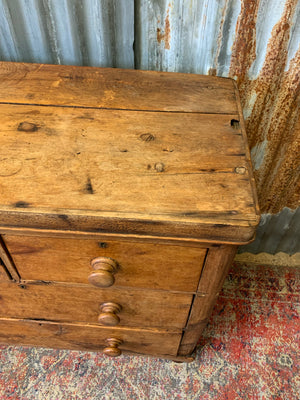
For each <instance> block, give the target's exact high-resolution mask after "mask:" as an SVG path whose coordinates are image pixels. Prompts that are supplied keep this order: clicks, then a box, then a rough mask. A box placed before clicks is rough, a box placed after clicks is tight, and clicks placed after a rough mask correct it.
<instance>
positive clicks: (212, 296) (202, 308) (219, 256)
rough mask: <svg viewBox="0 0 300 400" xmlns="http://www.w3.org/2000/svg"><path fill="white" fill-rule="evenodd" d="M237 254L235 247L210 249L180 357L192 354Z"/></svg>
mask: <svg viewBox="0 0 300 400" xmlns="http://www.w3.org/2000/svg"><path fill="white" fill-rule="evenodd" d="M235 253H236V247H235V246H222V247H221V248H219V249H214V248H212V249H210V250H209V251H208V255H207V257H206V262H205V265H204V268H203V270H202V275H201V279H200V282H199V288H198V293H197V295H196V296H195V298H194V301H193V305H192V309H191V314H190V317H189V320H188V323H187V327H186V329H185V332H184V335H183V337H182V341H181V344H180V349H179V352H178V354H179V355H186V354H190V353H191V352H192V351H193V350H194V348H195V345H196V343H197V340H198V338H199V336H200V335H201V333H202V331H203V329H204V328H205V326H206V325H207V322H208V318H209V316H210V314H211V312H212V309H213V307H214V305H215V302H216V300H217V298H218V295H219V291H220V290H221V288H222V285H223V282H224V279H225V278H226V275H227V273H228V269H229V267H230V266H231V264H232V261H233V259H234V256H235Z"/></svg>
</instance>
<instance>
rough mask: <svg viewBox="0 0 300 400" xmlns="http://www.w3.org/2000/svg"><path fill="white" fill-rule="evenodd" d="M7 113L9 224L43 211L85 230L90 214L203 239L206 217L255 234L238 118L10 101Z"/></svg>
mask: <svg viewBox="0 0 300 400" xmlns="http://www.w3.org/2000/svg"><path fill="white" fill-rule="evenodd" d="M0 118H1V121H2V135H1V141H0V143H1V151H0V161H1V171H0V184H1V185H2V187H3V195H2V196H1V205H0V210H1V209H3V218H4V219H3V218H2V221H3V222H2V226H4V225H7V224H13V223H16V222H17V223H20V222H21V221H20V220H18V216H19V217H20V218H22V219H23V220H22V225H23V226H27V227H32V223H33V221H34V219H32V215H31V214H32V213H36V214H38V215H39V221H40V224H41V225H43V224H45V222H46V220H47V217H48V219H49V218H50V219H51V218H52V220H53V221H52V224H55V226H56V228H57V229H64V228H67V229H73V230H77V229H82V227H81V222H82V219H83V218H82V217H81V218H79V217H78V215H81V216H82V215H86V216H88V215H90V216H91V217H92V220H93V224H91V225H90V226H89V227H88V226H85V227H84V229H86V230H89V229H91V230H92V229H93V228H95V225H96V224H97V223H98V226H101V228H102V230H104V231H105V230H108V231H109V230H113V231H115V232H120V233H122V232H123V231H124V228H125V229H126V230H127V232H128V233H130V232H131V233H136V232H138V233H140V232H139V224H140V225H141V223H142V224H143V226H145V224H146V223H147V225H148V229H149V228H150V227H151V226H152V229H153V232H154V233H155V232H157V233H159V234H160V235H164V234H166V232H167V231H166V228H167V227H168V228H169V230H171V231H173V234H175V235H178V236H179V235H180V234H181V232H182V235H183V236H186V235H188V234H189V235H191V236H195V235H197V233H198V234H199V232H197V230H198V229H199V226H200V224H201V223H202V224H203V225H204V226H206V227H208V228H210V229H211V230H212V229H213V230H214V232H215V233H214V235H216V236H217V237H218V234H219V237H221V238H224V239H226V237H227V238H228V239H232V238H233V235H234V229H240V231H241V233H242V235H243V240H247V239H250V238H252V236H253V233H254V227H255V225H256V224H257V214H256V211H255V207H254V204H253V203H251V202H249V198H250V197H251V193H252V189H253V188H252V186H251V184H250V181H249V177H248V170H249V166H248V161H247V160H246V159H245V154H244V150H243V148H244V146H243V141H242V139H241V133H240V130H239V129H235V128H234V127H233V126H231V121H232V120H236V119H238V118H239V117H238V115H237V114H236V115H216V116H214V123H213V126H212V123H211V115H207V114H200V113H195V114H187V113H183V114H178V113H175V114H174V113H157V112H155V113H152V112H147V113H144V112H134V111H130V112H128V111H125V110H124V111H112V110H93V111H89V112H87V111H86V110H82V109H78V108H75V109H74V108H71V109H69V108H67V109H66V108H53V107H46V108H45V107H37V106H23V105H22V106H20V105H2V106H1V107H0ZM25 122H26V126H25V127H24V124H25ZM28 126H32V127H33V128H32V129H31V130H28ZM211 129H213V131H214V134H213V135H212V134H211ZM145 132H146V133H145ZM183 132H184V134H183ZM144 135H147V136H144ZM149 137H150V138H153V139H151V140H149V139H148V138H149ZM87 138H88V139H87ZM212 142H213V143H218V146H217V147H216V146H215V145H214V146H213V145H212ZM58 143H59V151H57V144H58ZM7 154H13V157H7V156H6V155H7ZM157 168H158V169H157ZM8 177H9V179H8ZM224 182H226V183H224ZM32 187H35V190H34V191H33V190H32ZM49 187H51V191H49V190H48V188H49ZM179 187H184V188H185V190H178V188H179ZM129 188H130V190H129ZM166 188H167V190H166ZM125 193H126V195H124V194H125ZM232 193H236V196H234V197H233V196H232ZM170 197H171V198H172V199H173V201H172V202H170V201H169V199H170ZM216 204H218V206H217V207H216ZM54 210H55V211H54ZM15 214H17V215H18V216H17V219H16V215H15ZM52 214H56V215H57V216H58V218H56V219H53V217H52ZM65 215H67V217H64V216H65ZM59 216H61V217H59ZM76 216H77V218H76ZM9 217H10V219H9ZM26 217H27V222H26ZM121 218H122V220H120V219H121ZM154 218H155V223H154V221H153V220H154ZM104 219H105V220H106V225H105V224H104ZM87 222H88V221H86V223H87ZM158 222H160V223H161V226H159V225H157V223H158ZM107 224H110V227H109V226H108V225H107ZM124 224H126V225H124ZM96 226H97V225H96ZM41 227H42V226H41ZM136 230H137V231H136ZM232 232H233V233H232Z"/></svg>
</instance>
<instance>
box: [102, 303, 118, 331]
mask: <svg viewBox="0 0 300 400" xmlns="http://www.w3.org/2000/svg"><path fill="white" fill-rule="evenodd" d="M121 310H122V307H121V306H120V305H119V304H117V303H110V302H107V303H102V304H101V305H100V315H99V317H98V322H99V324H101V325H105V326H116V325H118V324H119V323H120V318H119V317H118V315H117V314H118V313H119V312H120V311H121Z"/></svg>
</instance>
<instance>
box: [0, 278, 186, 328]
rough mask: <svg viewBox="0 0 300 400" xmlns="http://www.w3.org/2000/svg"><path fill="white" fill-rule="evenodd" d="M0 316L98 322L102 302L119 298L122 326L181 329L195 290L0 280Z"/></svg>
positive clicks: (114, 300) (117, 300)
mask: <svg viewBox="0 0 300 400" xmlns="http://www.w3.org/2000/svg"><path fill="white" fill-rule="evenodd" d="M0 292H1V299H0V317H11V318H30V319H43V320H49V321H60V322H62V321H63V322H73V321H76V322H86V323H90V324H95V325H97V324H98V316H99V314H100V305H101V304H102V303H105V302H111V301H112V302H117V303H118V304H120V305H121V307H122V310H121V312H120V313H119V317H120V325H121V326H131V327H132V326H133V327H156V328H159V327H160V328H164V329H167V328H169V329H180V328H183V327H184V326H185V325H186V321H187V317H188V314H189V310H190V305H191V301H192V297H193V295H192V294H184V293H171V292H166V291H159V292H158V291H151V290H129V289H122V290H119V289H112V288H109V289H99V288H90V287H86V286H80V285H63V284H54V283H50V284H45V283H37V282H32V283H30V282H22V283H21V284H19V285H18V284H17V283H4V282H2V283H1V284H0Z"/></svg>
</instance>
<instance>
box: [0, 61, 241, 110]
mask: <svg viewBox="0 0 300 400" xmlns="http://www.w3.org/2000/svg"><path fill="white" fill-rule="evenodd" d="M0 102H8V103H23V104H44V105H54V104H55V105H57V106H77V107H87V108H89V107H92V108H117V109H134V110H148V111H155V110H159V111H175V112H176V111H181V112H202V113H217V114H220V113H225V114H226V113H227V114H232V113H236V112H237V105H236V98H235V94H234V91H233V81H232V80H231V79H224V78H218V77H212V76H202V75H195V74H179V73H164V72H155V71H137V70H124V69H117V68H113V69H111V68H92V67H73V66H63V65H43V64H25V63H22V64H21V63H9V62H1V63H0Z"/></svg>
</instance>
